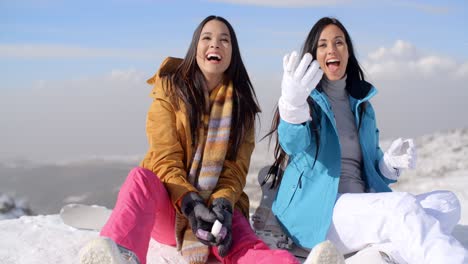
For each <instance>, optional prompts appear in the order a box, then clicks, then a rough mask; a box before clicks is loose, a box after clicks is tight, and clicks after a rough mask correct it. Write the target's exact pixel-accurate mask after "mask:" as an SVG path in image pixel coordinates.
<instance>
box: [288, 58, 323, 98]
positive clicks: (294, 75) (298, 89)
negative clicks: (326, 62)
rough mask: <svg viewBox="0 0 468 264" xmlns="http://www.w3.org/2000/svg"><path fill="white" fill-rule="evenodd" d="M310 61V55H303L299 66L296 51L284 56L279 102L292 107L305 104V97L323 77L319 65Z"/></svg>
mask: <svg viewBox="0 0 468 264" xmlns="http://www.w3.org/2000/svg"><path fill="white" fill-rule="evenodd" d="M312 60H313V58H312V55H310V53H306V54H304V56H303V57H302V59H301V61H300V62H299V64H298V61H299V57H298V54H297V52H296V51H293V52H292V53H291V54H287V55H286V56H284V58H283V80H282V82H281V100H284V101H285V102H286V103H288V104H289V105H291V106H294V107H300V106H302V105H304V104H305V103H306V102H307V97H308V96H309V95H310V93H311V91H312V90H313V89H314V88H315V87H316V86H317V84H318V83H319V82H320V80H321V79H322V75H323V71H322V70H321V69H320V66H319V63H318V62H317V61H316V60H314V61H312Z"/></svg>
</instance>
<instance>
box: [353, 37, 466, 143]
mask: <svg viewBox="0 0 468 264" xmlns="http://www.w3.org/2000/svg"><path fill="white" fill-rule="evenodd" d="M362 65H363V68H364V70H365V72H366V75H367V79H368V80H370V82H371V83H372V84H374V85H375V86H376V88H377V89H378V90H379V94H378V96H377V97H376V98H375V99H374V101H375V103H374V106H375V107H376V109H377V110H378V111H377V112H378V117H377V119H378V120H379V122H380V128H381V135H384V136H385V137H397V136H417V135H421V134H427V133H432V132H433V131H438V130H444V129H451V128H463V127H468V119H466V118H464V119H463V118H460V114H461V113H466V112H467V111H468V107H467V105H466V102H465V101H466V98H468V89H466V88H467V85H466V83H468V61H462V62H460V61H457V60H456V59H454V58H452V57H448V56H444V55H440V54H432V53H427V52H423V51H422V50H421V49H419V48H418V47H416V46H414V45H413V44H412V43H410V42H407V41H403V40H398V41H396V42H395V43H394V44H393V45H392V46H389V47H387V46H385V47H380V48H378V49H376V50H375V51H374V52H370V53H369V54H368V56H367V57H366V58H365V59H364V60H362Z"/></svg>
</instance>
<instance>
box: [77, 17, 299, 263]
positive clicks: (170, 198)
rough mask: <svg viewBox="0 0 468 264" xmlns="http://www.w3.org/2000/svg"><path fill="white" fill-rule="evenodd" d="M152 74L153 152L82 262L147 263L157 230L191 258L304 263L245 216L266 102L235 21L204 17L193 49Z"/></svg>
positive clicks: (134, 172) (149, 120) (190, 260)
mask: <svg viewBox="0 0 468 264" xmlns="http://www.w3.org/2000/svg"><path fill="white" fill-rule="evenodd" d="M148 82H149V83H150V84H152V85H153V86H154V88H153V90H152V94H151V97H152V98H153V99H154V100H153V103H152V104H151V107H150V109H149V112H148V116H147V122H146V130H147V136H148V141H149V150H148V153H147V154H146V157H145V158H144V160H143V161H142V163H141V165H140V167H137V168H135V169H133V170H132V171H131V172H130V174H129V176H128V177H127V179H126V181H125V183H124V184H123V186H122V188H121V189H120V192H119V196H118V199H117V203H116V205H115V208H114V210H113V213H112V215H111V217H110V218H109V220H108V221H107V223H106V225H105V226H104V227H103V229H102V230H101V233H100V235H101V237H100V238H98V239H96V240H93V241H91V242H90V243H89V244H88V245H86V246H85V247H84V248H83V249H82V250H81V251H80V261H81V263H87V264H90V263H100V264H103V263H141V264H145V263H146V255H147V251H148V245H149V242H150V239H151V238H153V239H155V240H156V241H158V242H160V243H162V244H166V245H172V246H177V248H178V249H179V250H180V251H181V253H182V255H183V256H184V258H185V259H186V260H187V262H188V263H205V262H206V261H207V259H208V256H209V255H210V254H213V255H214V256H215V257H216V258H217V259H218V260H219V261H221V262H222V263H299V262H298V261H297V260H296V259H295V258H294V256H292V255H291V254H290V253H289V252H287V251H284V250H270V249H269V248H268V246H267V245H266V244H265V243H264V242H262V241H261V240H260V239H258V238H257V237H256V236H255V233H254V232H253V230H252V229H251V227H250V224H249V222H248V220H247V219H248V212H249V200H248V197H247V195H246V194H245V193H244V192H243V189H244V186H245V183H246V176H247V172H248V168H249V163H250V157H251V154H252V151H253V149H254V144H255V141H254V123H255V117H256V115H257V113H258V112H260V108H259V106H258V103H257V99H256V95H255V92H254V89H253V87H252V84H251V82H250V79H249V76H248V74H247V71H246V69H245V67H244V64H243V62H242V59H241V55H240V51H239V47H238V43H237V39H236V35H235V33H234V30H233V28H232V26H231V25H230V24H229V22H228V21H226V20H225V19H224V18H222V17H217V16H209V17H207V18H205V19H204V20H203V21H202V22H201V23H200V25H199V26H198V27H197V29H196V30H195V32H194V34H193V39H192V42H191V45H190V47H189V50H188V52H187V54H186V56H185V58H184V59H176V58H167V59H166V60H165V61H164V62H163V63H162V65H161V66H160V69H159V70H158V72H157V73H156V74H155V75H154V76H153V77H152V78H151V79H150V80H148Z"/></svg>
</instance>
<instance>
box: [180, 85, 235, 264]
mask: <svg viewBox="0 0 468 264" xmlns="http://www.w3.org/2000/svg"><path fill="white" fill-rule="evenodd" d="M216 89H217V90H216ZM232 91H233V87H232V83H230V84H229V85H228V86H226V85H222V86H221V87H219V88H215V90H214V91H213V92H212V93H211V95H210V96H208V92H205V98H206V100H207V102H209V103H210V109H211V111H210V109H206V111H205V114H204V115H203V125H202V126H201V127H200V129H199V132H198V141H197V146H196V152H195V155H194V157H193V159H192V164H191V167H190V172H189V175H188V180H189V181H190V183H191V184H193V186H195V188H197V190H198V191H199V192H200V196H201V197H203V199H205V200H208V199H209V197H210V195H211V193H212V191H213V190H214V188H215V187H216V184H217V183H218V178H219V175H220V173H221V171H222V169H223V165H224V160H225V158H226V153H227V150H228V145H229V144H228V143H229V134H230V131H231V119H232ZM176 229H177V228H176ZM181 231H184V236H183V241H182V255H183V256H184V258H185V259H186V260H187V261H188V262H189V263H190V264H199V263H205V262H206V261H207V259H208V256H209V253H210V251H209V248H208V246H206V245H204V244H202V243H201V242H199V241H198V239H197V238H196V237H195V235H194V234H193V232H192V229H191V228H189V227H185V230H181Z"/></svg>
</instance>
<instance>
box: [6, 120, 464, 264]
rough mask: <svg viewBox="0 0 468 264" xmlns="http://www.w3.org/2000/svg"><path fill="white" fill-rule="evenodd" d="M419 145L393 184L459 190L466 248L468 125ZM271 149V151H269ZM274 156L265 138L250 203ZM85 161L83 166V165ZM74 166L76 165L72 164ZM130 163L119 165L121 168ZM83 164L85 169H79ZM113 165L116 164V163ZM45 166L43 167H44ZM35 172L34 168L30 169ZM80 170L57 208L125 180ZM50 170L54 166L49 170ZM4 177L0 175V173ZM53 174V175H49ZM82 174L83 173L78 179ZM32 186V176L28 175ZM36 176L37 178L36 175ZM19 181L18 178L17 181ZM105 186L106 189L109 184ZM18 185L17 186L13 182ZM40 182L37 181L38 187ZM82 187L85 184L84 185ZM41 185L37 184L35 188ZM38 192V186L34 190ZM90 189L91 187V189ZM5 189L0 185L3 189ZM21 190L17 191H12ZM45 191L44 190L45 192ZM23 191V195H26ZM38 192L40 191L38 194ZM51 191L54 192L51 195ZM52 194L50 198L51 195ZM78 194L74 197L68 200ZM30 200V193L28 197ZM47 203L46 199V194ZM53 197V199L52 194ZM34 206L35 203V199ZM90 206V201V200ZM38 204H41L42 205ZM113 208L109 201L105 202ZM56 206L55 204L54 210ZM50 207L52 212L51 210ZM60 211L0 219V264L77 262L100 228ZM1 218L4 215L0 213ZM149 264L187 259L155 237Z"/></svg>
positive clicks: (458, 232) (459, 233)
mask: <svg viewBox="0 0 468 264" xmlns="http://www.w3.org/2000/svg"><path fill="white" fill-rule="evenodd" d="M389 142H390V141H385V142H382V149H383V150H385V149H386V147H387V146H388V145H389ZM415 143H416V146H417V147H418V168H417V169H416V170H414V171H405V172H404V174H403V175H402V177H401V180H400V182H399V183H398V184H396V185H394V186H392V187H393V189H394V190H397V191H408V192H412V193H421V192H427V191H431V190H436V189H446V190H451V191H453V192H455V193H456V194H457V195H458V197H459V199H460V201H461V204H462V219H461V222H460V224H459V225H458V226H457V227H456V228H455V232H454V235H455V236H456V237H457V239H458V240H459V241H460V242H462V243H463V244H464V246H465V247H466V248H468V129H459V130H452V131H447V132H444V133H436V134H433V135H428V136H423V137H420V138H417V139H416V141H415ZM267 153H268V154H267ZM271 160H272V155H271V153H269V152H267V149H266V142H260V143H259V144H257V148H256V149H255V151H254V156H253V157H252V162H251V168H250V173H249V176H248V184H247V186H246V191H247V193H248V194H249V196H250V197H251V206H252V207H253V206H256V205H258V201H259V198H260V193H261V192H260V191H259V186H258V183H257V175H258V172H259V171H260V170H261V169H262V168H264V167H265V166H267V165H269V164H270V163H271ZM85 165H86V164H81V165H80V166H84V167H85ZM66 166H67V165H62V167H60V166H56V167H54V171H62V172H63V171H67V169H68V168H69V167H66ZM73 166H75V167H76V165H73ZM126 167H130V166H129V165H128V164H124V165H121V166H120V167H118V168H119V172H120V173H121V174H124V173H123V171H124V169H125V168H126ZM80 168H83V167H80ZM114 168H115V167H114ZM41 169H44V168H41ZM30 171H32V169H30ZM79 171H80V170H76V171H73V172H74V173H73V175H74V178H73V179H72V178H69V177H65V178H66V179H67V180H73V182H80V184H78V185H76V186H75V187H76V188H74V189H73V192H72V193H71V192H70V193H68V194H66V191H68V189H65V190H61V192H64V194H63V197H67V198H68V199H65V198H63V199H62V200H60V199H58V200H59V201H50V202H54V203H57V205H55V206H56V207H57V206H62V205H63V204H65V203H67V202H86V201H89V200H86V199H84V198H81V199H80V197H85V198H87V199H88V198H90V197H93V198H94V199H97V200H95V201H94V202H93V203H95V204H101V205H102V203H101V202H100V201H102V200H99V199H100V198H102V197H104V196H106V199H107V200H106V202H108V203H110V202H112V201H113V199H115V197H111V198H109V197H107V196H112V195H115V194H116V186H118V185H119V182H120V183H121V182H122V180H123V178H122V177H123V176H122V175H120V174H119V176H118V177H116V179H117V180H114V181H113V182H109V181H110V180H109V179H111V176H106V178H105V182H104V183H105V184H104V183H102V182H99V179H97V178H96V176H90V175H92V172H91V170H90V171H88V173H87V174H86V175H80V174H79V173H78V172H79ZM97 171H99V172H101V173H102V172H103V171H105V168H103V167H102V166H101V167H99V168H98V170H97ZM48 172H50V170H49V171H48ZM0 175H1V174H0ZM48 176H50V174H49V175H48ZM80 176H82V178H81V181H80V178H79V177H80ZM53 179H54V180H59V179H60V177H54V178H53ZM3 180H4V179H3V178H2V177H1V176H0V188H1V187H2V186H6V185H4V184H3V182H2V181H3ZM24 180H25V181H26V180H27V181H29V184H31V185H33V187H34V182H33V179H32V178H28V179H26V178H25V179H24ZM36 180H37V178H36ZM17 183H18V182H17ZM8 184H13V180H12V179H11V178H9V182H8ZM38 185H43V186H49V185H50V184H48V183H45V182H39V183H38ZM106 185H107V189H106V188H104V187H102V186H106ZM9 186H14V185H9ZM36 186H37V185H36ZM83 186H85V187H86V189H82V188H84V187H83ZM97 186H99V188H101V189H100V190H99V192H100V193H101V195H100V196H92V195H91V194H90V192H91V193H92V192H93V191H94V190H96V188H97ZM36 189H37V188H36ZM31 190H34V188H31ZM90 190H92V191H90ZM1 191H2V190H1V189H0V192H1ZM14 191H15V192H18V191H17V190H14ZM43 192H47V190H46V191H44V190H42V191H41V193H43ZM104 194H105V195H104ZM23 195H25V194H23ZM34 195H38V196H37V197H43V196H40V195H39V194H37V193H34ZM47 195H51V194H47ZM47 197H52V196H47ZM70 197H75V198H73V199H72V198H70ZM29 198H30V199H32V198H31V197H29ZM42 199H44V203H46V202H47V199H46V198H42ZM49 199H50V198H49ZM31 204H34V203H31ZM88 204H89V202H88ZM36 205H41V203H38V204H36ZM104 205H106V206H108V207H110V206H109V205H108V204H104ZM31 209H32V210H33V211H35V212H36V211H38V212H41V210H43V209H41V208H35V207H34V206H33V207H32V208H31ZM52 209H53V208H52ZM52 209H51V208H49V209H48V210H52ZM58 212H59V209H56V210H55V211H54V212H52V213H50V214H49V213H47V214H49V215H40V216H23V217H21V218H20V219H15V220H0V234H1V236H0V263H2V264H36V263H51V264H59V263H60V264H62V263H77V259H76V256H77V253H78V250H79V249H80V247H81V246H82V245H83V244H84V243H86V241H88V240H89V239H91V238H93V237H96V236H97V232H92V231H82V230H77V229H74V228H72V227H68V226H66V225H64V224H63V223H62V221H61V220H60V218H59V216H58V215H57V213H58ZM0 219H1V217H0ZM148 263H149V264H153V263H154V264H155V263H184V262H183V260H182V259H181V258H180V256H178V254H177V252H176V251H175V250H174V249H173V248H170V247H167V246H164V245H160V244H158V243H156V242H154V241H152V242H151V248H150V252H149V254H148Z"/></svg>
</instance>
